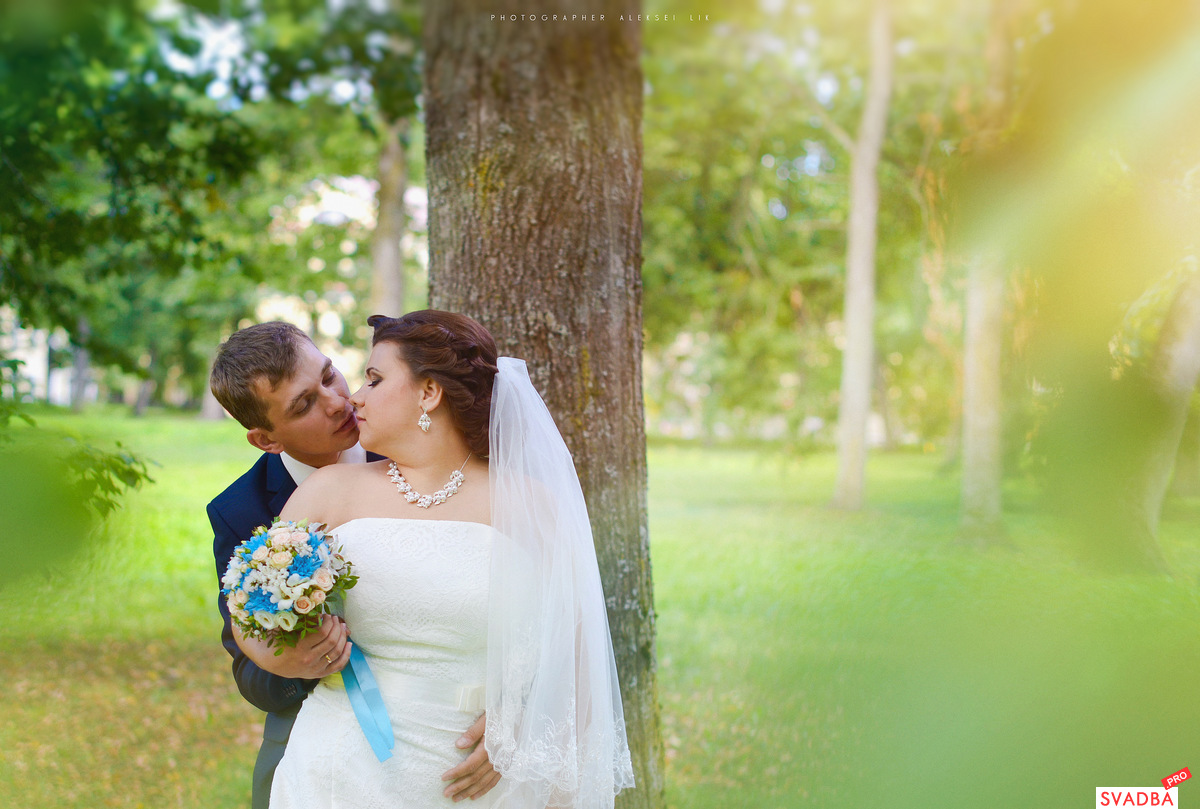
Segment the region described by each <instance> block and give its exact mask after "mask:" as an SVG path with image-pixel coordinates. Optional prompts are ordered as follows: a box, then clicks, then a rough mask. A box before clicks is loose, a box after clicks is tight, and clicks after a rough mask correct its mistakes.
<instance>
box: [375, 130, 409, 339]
mask: <svg viewBox="0 0 1200 809" xmlns="http://www.w3.org/2000/svg"><path fill="white" fill-rule="evenodd" d="M408 127H409V122H408V121H407V120H400V121H396V122H395V123H392V124H389V125H387V126H386V127H385V129H384V135H383V144H382V147H381V148H380V151H379V178H378V179H379V191H378V193H377V194H376V200H377V203H376V214H375V232H374V234H372V236H371V314H380V315H388V316H389V317H399V316H400V315H402V314H404V311H405V309H404V255H403V253H402V252H401V249H400V240H401V239H402V238H403V237H404V230H405V228H406V227H407V225H408V216H407V215H406V214H405V211H404V192H405V190H406V189H407V188H408V154H407V152H406V151H405V145H404V141H405V138H406V136H407V134H408Z"/></svg>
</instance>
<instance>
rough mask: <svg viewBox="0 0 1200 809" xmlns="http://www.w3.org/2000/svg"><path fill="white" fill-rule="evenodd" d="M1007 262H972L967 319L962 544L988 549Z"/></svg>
mask: <svg viewBox="0 0 1200 809" xmlns="http://www.w3.org/2000/svg"><path fill="white" fill-rule="evenodd" d="M1012 17H1013V4H1012V2H1011V0H992V6H991V13H990V19H989V25H988V37H987V44H986V46H985V49H984V58H985V60H986V62H987V85H986V87H985V89H984V100H983V115H982V119H983V121H982V131H981V132H979V134H978V137H977V138H976V139H975V142H976V144H977V146H976V150H977V152H982V153H983V155H982V156H983V157H985V158H986V155H987V153H988V152H990V151H992V150H994V149H995V148H996V145H997V143H998V141H999V139H1000V135H1001V133H1002V132H1003V131H1004V129H1005V127H1006V126H1007V124H1008V120H1009V117H1010V114H1011V113H1010V107H1011V103H1010V97H1011V95H1012V93H1011V82H1012V58H1011V57H1012V49H1013V45H1012V34H1011V28H1012ZM1005 261H1006V257H1005V256H1004V255H1003V254H1001V253H999V252H997V251H994V250H989V249H986V248H983V249H977V250H976V251H975V252H974V254H973V255H972V256H970V258H969V260H968V264H967V294H966V313H965V314H966V317H965V318H964V320H963V414H962V439H963V443H962V449H963V456H962V480H961V499H960V528H961V534H962V538H963V539H964V540H966V541H968V542H971V543H972V544H976V545H981V546H987V545H991V544H995V543H996V542H997V541H999V540H1000V539H1002V537H1003V534H1004V531H1003V513H1002V512H1003V501H1002V497H1001V491H1002V489H1001V487H1002V484H1003V479H1004V449H1003V396H1002V391H1003V380H1002V374H1001V361H1002V355H1003V343H1004V300H1005V294H1004V291H1005V283H1004V280H1005V275H1006V273H1005Z"/></svg>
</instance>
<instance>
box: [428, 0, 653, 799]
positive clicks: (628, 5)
mask: <svg viewBox="0 0 1200 809" xmlns="http://www.w3.org/2000/svg"><path fill="white" fill-rule="evenodd" d="M638 11H639V8H638V5H637V3H636V2H634V1H633V0H623V1H622V2H613V1H602V0H591V2H586V3H584V4H583V5H582V6H581V5H579V4H577V3H572V2H567V0H560V2H551V1H550V0H539V2H533V3H532V4H531V3H530V2H521V3H518V2H515V1H514V0H506V2H500V3H484V2H482V0H474V2H472V1H471V0H449V1H448V2H437V1H436V0H427V2H426V3H425V15H426V16H425V53H426V90H425V110H426V125H427V144H426V155H427V156H426V164H427V172H428V184H429V202H430V205H429V253H430V272H429V275H430V296H431V299H432V304H433V305H434V306H435V307H438V308H443V309H451V310H456V311H461V312H465V313H467V314H470V315H472V316H473V317H476V318H477V319H479V320H480V321H481V322H482V323H484V324H485V325H486V326H487V327H488V328H489V329H491V331H492V332H493V334H495V335H496V338H497V342H498V344H499V347H500V351H501V353H502V354H509V355H514V356H518V357H522V358H524V359H526V360H527V361H528V362H529V367H530V374H531V376H532V378H533V381H534V384H535V385H536V386H537V388H538V390H539V391H540V392H541V394H542V396H543V398H544V399H545V400H546V404H547V405H548V407H549V409H550V412H551V413H552V414H553V415H554V418H555V421H556V422H557V424H558V426H559V429H560V430H561V432H562V434H563V436H564V438H565V439H566V442H567V446H568V447H570V449H571V452H572V455H573V456H574V458H575V465H576V468H577V469H578V471H579V477H580V481H581V483H582V486H583V491H584V495H585V496H586V498H587V502H588V510H589V513H590V515H591V521H592V530H593V532H594V535H595V541H596V551H597V556H598V557H599V563H600V574H601V578H602V579H603V581H604V590H605V596H606V599H607V603H608V618H609V624H610V627H611V629H612V635H613V646H614V649H615V651H616V656H617V669H618V671H619V672H620V678H621V686H622V697H623V699H624V706H625V719H626V724H627V730H628V734H629V746H630V751H631V753H632V756H633V762H634V770H635V775H636V778H637V788H636V789H634V790H627V791H626V792H623V793H622V794H621V795H620V796H619V798H618V800H617V804H618V806H623V807H657V806H661V805H662V802H663V747H662V741H661V732H660V726H659V711H658V699H657V686H656V664H655V638H654V622H655V616H654V606H653V591H652V586H651V575H650V553H649V539H648V528H647V518H646V459H645V416H644V412H643V403H642V389H641V356H642V321H641V197H642V175H641V157H642V145H641V112H642V75H641V70H640V67H639V64H638V57H639V51H640V46H641V29H640V25H639V23H637V22H627V21H621V20H619V17H620V16H622V15H624V16H625V18H626V20H628V19H629V16H630V14H631V13H632V14H633V15H634V16H635V17H636V15H637V13H638ZM563 12H567V13H568V14H578V15H581V16H582V15H585V14H586V15H587V19H588V21H587V22H582V21H574V22H571V23H566V22H554V21H551V20H541V19H540V17H541V15H542V14H543V13H544V14H546V15H548V16H549V15H553V14H558V15H559V16H560V18H561V17H562V16H563ZM512 14H516V15H518V20H519V19H520V15H522V14H524V15H526V20H525V21H518V22H503V21H501V16H502V15H512ZM534 14H536V15H537V17H538V19H536V20H530V19H529V17H530V16H531V15H534ZM592 14H595V15H596V20H595V21H594V22H593V21H591V15H592ZM492 15H495V17H494V18H493V16H492ZM600 15H603V21H601V20H600Z"/></svg>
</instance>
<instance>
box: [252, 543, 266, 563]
mask: <svg viewBox="0 0 1200 809" xmlns="http://www.w3.org/2000/svg"><path fill="white" fill-rule="evenodd" d="M270 555H271V550H270V549H269V548H268V547H267V546H266V545H259V546H258V547H257V548H255V549H254V553H253V554H251V556H250V558H251V559H253V560H254V561H256V562H265V561H266V560H267V557H268V556H270Z"/></svg>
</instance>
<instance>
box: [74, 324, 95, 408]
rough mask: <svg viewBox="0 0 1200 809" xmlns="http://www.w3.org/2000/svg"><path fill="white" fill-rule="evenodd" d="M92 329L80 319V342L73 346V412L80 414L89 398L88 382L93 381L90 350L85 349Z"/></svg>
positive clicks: (78, 338)
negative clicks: (86, 399)
mask: <svg viewBox="0 0 1200 809" xmlns="http://www.w3.org/2000/svg"><path fill="white" fill-rule="evenodd" d="M91 333H92V329H91V326H90V325H89V324H88V322H87V319H86V318H80V319H79V334H78V337H77V340H78V342H76V343H75V344H74V345H72V346H71V355H72V360H71V410H72V411H73V412H75V413H78V412H80V411H82V410H83V405H84V399H85V398H86V397H87V389H88V382H89V381H90V379H91V370H90V365H91V360H90V358H89V356H88V350H87V349H86V348H85V347H84V345H85V344H86V343H87V339H88V337H90V336H91Z"/></svg>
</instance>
